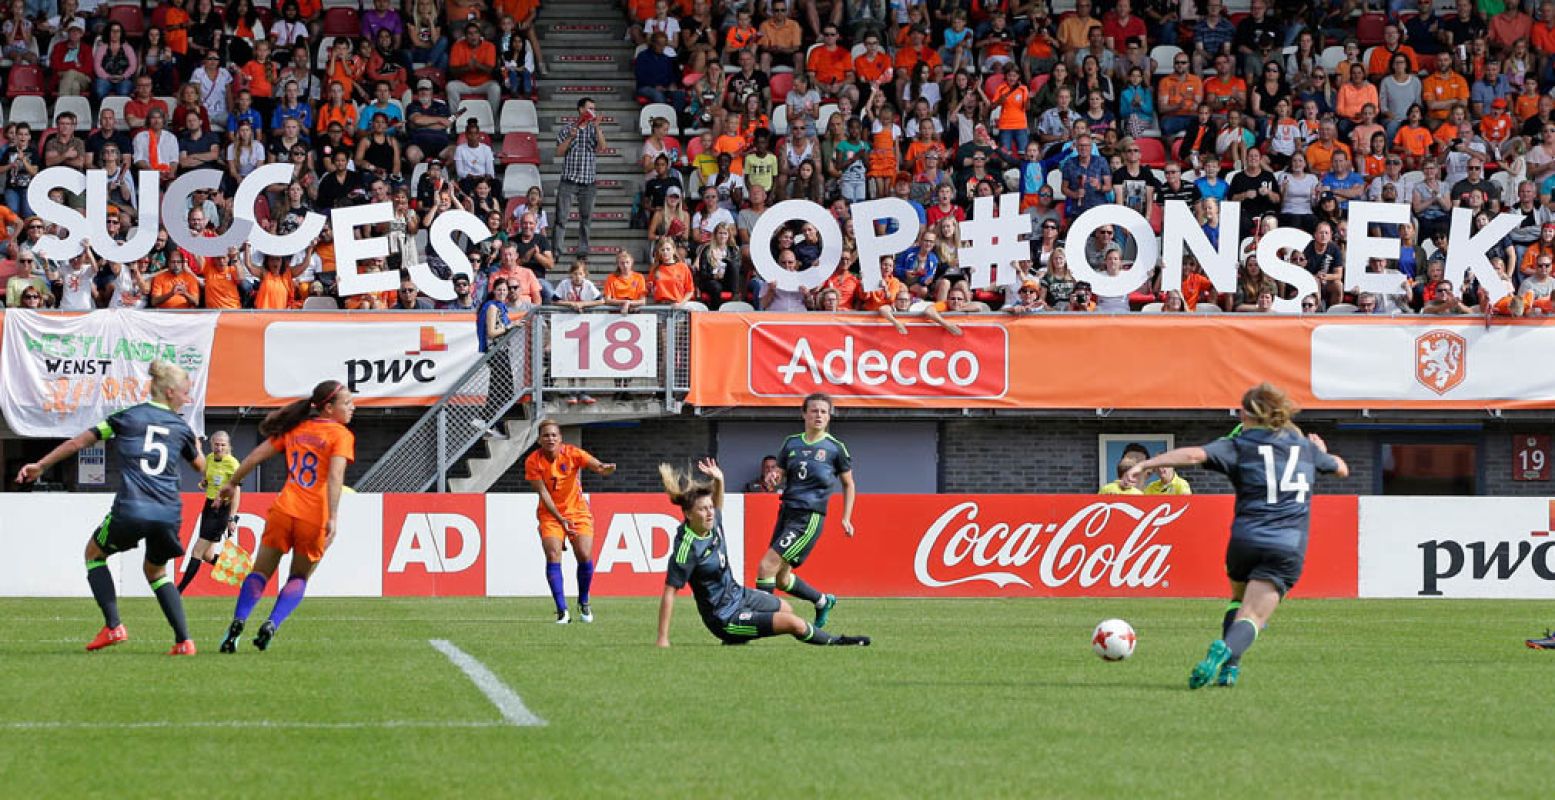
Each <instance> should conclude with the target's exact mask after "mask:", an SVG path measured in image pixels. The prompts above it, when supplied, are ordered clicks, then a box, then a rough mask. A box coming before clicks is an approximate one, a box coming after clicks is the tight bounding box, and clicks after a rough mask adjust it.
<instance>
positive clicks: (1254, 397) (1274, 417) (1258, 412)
mask: <svg viewBox="0 0 1555 800" xmlns="http://www.w3.org/2000/svg"><path fill="white" fill-rule="evenodd" d="M1242 410H1243V411H1244V412H1246V413H1247V416H1248V418H1250V419H1251V420H1252V422H1253V424H1254V425H1256V426H1258V427H1260V428H1268V429H1270V430H1276V431H1277V430H1281V429H1284V428H1289V429H1291V430H1296V431H1297V432H1298V433H1299V432H1300V431H1299V430H1298V429H1297V428H1296V426H1295V425H1294V424H1293V423H1292V422H1291V420H1292V419H1293V418H1294V417H1295V416H1296V413H1297V412H1299V411H1301V409H1300V407H1298V406H1297V405H1296V404H1295V403H1294V402H1292V401H1291V399H1290V396H1289V395H1287V394H1285V390H1283V389H1281V388H1280V387H1278V386H1275V385H1274V384H1272V383H1269V382H1268V381H1264V382H1263V383H1260V384H1258V385H1257V386H1254V387H1253V388H1251V389H1248V390H1247V393H1246V394H1243V395H1242Z"/></svg>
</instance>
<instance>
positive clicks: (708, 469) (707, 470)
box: [697, 458, 724, 509]
mask: <svg viewBox="0 0 1555 800" xmlns="http://www.w3.org/2000/svg"><path fill="white" fill-rule="evenodd" d="M697 469H699V470H701V471H702V474H703V475H706V476H707V477H709V478H711V479H712V481H713V508H719V509H721V508H723V507H724V471H723V469H722V468H720V467H719V466H718V461H717V460H715V459H711V458H704V459H702V460H701V461H698V462H697Z"/></svg>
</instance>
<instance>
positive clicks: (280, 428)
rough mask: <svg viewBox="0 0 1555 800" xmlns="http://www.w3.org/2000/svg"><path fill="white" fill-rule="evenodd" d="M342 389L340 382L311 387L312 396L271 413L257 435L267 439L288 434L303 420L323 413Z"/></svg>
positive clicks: (329, 382) (262, 423)
mask: <svg viewBox="0 0 1555 800" xmlns="http://www.w3.org/2000/svg"><path fill="white" fill-rule="evenodd" d="M344 388H345V384H343V383H341V382H340V381H323V382H322V383H320V384H319V385H317V386H315V387H313V394H311V395H309V396H308V397H305V398H303V399H301V400H296V401H293V402H291V403H288V404H286V405H284V406H281V407H280V408H278V409H276V410H274V411H271V412H270V413H269V414H268V415H267V416H266V417H265V418H264V420H263V421H262V422H260V423H259V435H260V436H263V437H265V438H266V439H268V438H270V437H272V436H281V435H284V434H286V433H289V432H290V431H291V429H292V428H295V427H297V426H298V425H301V424H302V422H303V420H306V419H308V418H309V417H312V416H314V415H315V414H317V413H319V412H320V411H323V410H324V406H327V405H329V402H330V401H331V400H334V399H335V396H336V395H338V394H340V390H341V389H344Z"/></svg>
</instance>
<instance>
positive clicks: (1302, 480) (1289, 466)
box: [1258, 444, 1312, 506]
mask: <svg viewBox="0 0 1555 800" xmlns="http://www.w3.org/2000/svg"><path fill="white" fill-rule="evenodd" d="M1258 455H1261V456H1263V475H1264V479H1263V485H1264V489H1266V490H1267V494H1266V495H1265V497H1264V499H1266V500H1267V501H1268V502H1269V505H1271V506H1272V505H1274V504H1275V503H1278V502H1280V492H1295V493H1296V502H1298V503H1305V502H1307V491H1308V490H1310V489H1311V488H1312V487H1310V486H1308V485H1307V476H1305V475H1302V474H1300V473H1298V472H1297V471H1296V469H1297V467H1298V466H1299V464H1298V463H1297V462H1298V461H1299V460H1300V458H1301V449H1300V448H1297V447H1292V448H1291V449H1290V458H1288V459H1286V460H1285V474H1283V475H1281V476H1280V482H1279V485H1278V486H1276V485H1275V483H1274V445H1268V444H1261V445H1258Z"/></svg>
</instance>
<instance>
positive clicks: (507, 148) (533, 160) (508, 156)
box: [497, 133, 540, 166]
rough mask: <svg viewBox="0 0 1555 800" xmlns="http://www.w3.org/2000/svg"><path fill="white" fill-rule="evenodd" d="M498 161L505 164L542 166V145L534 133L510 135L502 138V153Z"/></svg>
mask: <svg viewBox="0 0 1555 800" xmlns="http://www.w3.org/2000/svg"><path fill="white" fill-rule="evenodd" d="M497 159H498V160H499V161H501V162H502V163H503V164H534V165H535V166H539V165H540V143H539V139H538V137H536V136H535V135H534V134H532V133H510V134H508V135H507V136H504V137H502V152H501V153H499V154H498V156H497Z"/></svg>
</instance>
